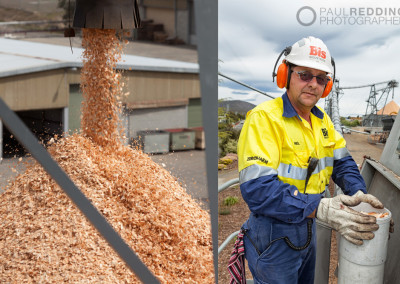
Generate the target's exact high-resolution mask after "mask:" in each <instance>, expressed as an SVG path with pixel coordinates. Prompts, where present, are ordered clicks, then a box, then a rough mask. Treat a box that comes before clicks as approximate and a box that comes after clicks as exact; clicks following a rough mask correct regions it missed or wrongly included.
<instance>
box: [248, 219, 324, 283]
mask: <svg viewBox="0 0 400 284" xmlns="http://www.w3.org/2000/svg"><path fill="white" fill-rule="evenodd" d="M308 220H309V219H306V220H305V221H303V222H301V223H298V224H289V223H285V222H282V221H279V220H277V219H274V218H269V217H265V216H257V215H254V214H251V215H250V218H249V219H248V220H247V221H246V222H245V223H244V224H243V229H245V230H246V233H245V235H244V247H245V256H246V259H247V262H248V265H249V268H250V271H251V273H252V274H253V278H254V282H255V283H259V284H292V283H293V284H295V283H299V284H313V283H314V274H315V258H316V226H315V222H314V220H312V238H311V243H310V245H309V246H308V247H307V248H305V249H303V250H300V251H297V250H294V249H292V248H290V247H289V246H288V244H287V243H286V242H285V240H284V239H283V238H282V239H279V238H280V237H285V236H287V237H288V238H289V239H290V241H291V242H292V243H293V244H294V245H295V246H298V247H301V246H303V245H304V244H305V243H306V242H307V238H308V234H307V222H308ZM276 239H279V240H277V241H274V240H276Z"/></svg>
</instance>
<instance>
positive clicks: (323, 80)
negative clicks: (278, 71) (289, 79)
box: [293, 71, 330, 86]
mask: <svg viewBox="0 0 400 284" xmlns="http://www.w3.org/2000/svg"><path fill="white" fill-rule="evenodd" d="M293 72H294V73H296V74H297V75H299V78H300V80H302V81H304V82H311V80H312V79H313V78H314V77H315V79H317V83H318V85H321V86H325V85H326V84H327V83H328V82H329V81H330V79H329V77H327V76H323V75H318V76H314V75H313V74H312V73H311V72H309V71H293Z"/></svg>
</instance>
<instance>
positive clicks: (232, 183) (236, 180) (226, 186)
mask: <svg viewBox="0 0 400 284" xmlns="http://www.w3.org/2000/svg"><path fill="white" fill-rule="evenodd" d="M237 183H239V178H234V179H231V180H229V181H227V182H226V183H224V184H222V185H221V186H219V187H218V193H220V192H221V191H223V190H225V189H227V188H229V187H231V186H232V185H234V184H237Z"/></svg>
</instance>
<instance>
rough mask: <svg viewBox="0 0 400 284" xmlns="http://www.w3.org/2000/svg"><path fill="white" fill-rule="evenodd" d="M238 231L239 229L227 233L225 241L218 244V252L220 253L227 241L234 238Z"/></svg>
mask: <svg viewBox="0 0 400 284" xmlns="http://www.w3.org/2000/svg"><path fill="white" fill-rule="evenodd" d="M239 232H240V230H239V231H236V232H233V233H232V234H230V235H229V237H227V238H226V239H225V241H224V242H223V243H222V244H221V245H220V246H219V248H218V254H220V253H221V252H222V251H223V250H224V248H225V247H226V246H227V245H228V244H229V242H230V241H231V240H232V239H233V238H234V237H236V236H237V235H238V234H239Z"/></svg>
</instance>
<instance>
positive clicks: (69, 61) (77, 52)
mask: <svg viewBox="0 0 400 284" xmlns="http://www.w3.org/2000/svg"><path fill="white" fill-rule="evenodd" d="M82 52H83V49H82V48H73V53H72V52H71V48H70V47H67V46H60V45H52V44H44V43H36V42H27V41H20V40H13V39H5V38H0V77H8V76H13V75H18V74H26V73H31V72H39V71H45V70H53V69H58V68H66V67H82V59H81V54H82ZM118 68H120V69H125V70H130V69H132V70H138V71H157V72H174V73H199V65H198V64H196V63H189V62H181V61H175V60H167V59H158V58H150V57H144V56H136V55H123V56H122V62H120V63H119V64H118Z"/></svg>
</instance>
